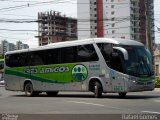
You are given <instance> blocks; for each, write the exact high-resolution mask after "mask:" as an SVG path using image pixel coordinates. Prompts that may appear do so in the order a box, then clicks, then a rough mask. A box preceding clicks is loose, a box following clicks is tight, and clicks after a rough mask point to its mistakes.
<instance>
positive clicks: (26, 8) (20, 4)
mask: <svg viewBox="0 0 160 120" xmlns="http://www.w3.org/2000/svg"><path fill="white" fill-rule="evenodd" d="M76 2H77V0H0V41H1V40H7V41H9V42H11V43H15V42H16V41H19V40H20V41H22V42H23V43H26V44H29V46H30V47H37V46H38V40H37V38H35V36H37V35H38V31H37V30H38V23H37V22H32V23H15V22H14V20H15V21H19V20H20V19H23V20H22V21H24V20H26V21H35V20H37V16H38V12H45V11H50V10H52V11H58V12H61V14H62V15H63V14H65V15H66V16H67V17H73V18H77V3H76ZM154 2H155V34H156V43H160V40H159V39H160V33H158V30H157V27H159V28H160V9H159V8H160V0H154ZM17 19H18V20H17ZM7 20H9V21H12V23H11V22H6V21H7ZM4 21H5V22H4ZM13 22H14V23H13Z"/></svg>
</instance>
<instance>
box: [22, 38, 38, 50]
mask: <svg viewBox="0 0 160 120" xmlns="http://www.w3.org/2000/svg"><path fill="white" fill-rule="evenodd" d="M24 43H25V44H28V45H29V48H35V47H38V39H37V38H32V39H28V40H27V41H26V42H24Z"/></svg>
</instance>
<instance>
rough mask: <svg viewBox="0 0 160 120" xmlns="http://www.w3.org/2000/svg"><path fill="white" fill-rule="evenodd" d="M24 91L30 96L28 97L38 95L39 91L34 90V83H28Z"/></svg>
mask: <svg viewBox="0 0 160 120" xmlns="http://www.w3.org/2000/svg"><path fill="white" fill-rule="evenodd" d="M24 91H25V94H26V96H28V97H32V96H35V95H38V92H35V91H34V90H33V85H32V83H26V84H25V87H24Z"/></svg>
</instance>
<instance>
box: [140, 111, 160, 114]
mask: <svg viewBox="0 0 160 120" xmlns="http://www.w3.org/2000/svg"><path fill="white" fill-rule="evenodd" d="M141 112H143V113H152V114H160V112H154V111H141Z"/></svg>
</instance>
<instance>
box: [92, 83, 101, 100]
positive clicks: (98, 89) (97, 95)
mask: <svg viewBox="0 0 160 120" xmlns="http://www.w3.org/2000/svg"><path fill="white" fill-rule="evenodd" d="M94 97H95V98H101V97H102V85H101V84H100V83H99V82H98V81H96V82H95V84H94Z"/></svg>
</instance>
